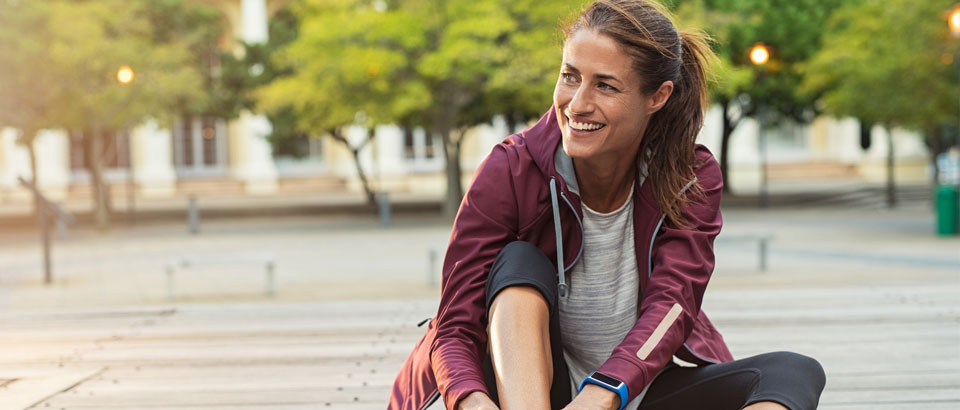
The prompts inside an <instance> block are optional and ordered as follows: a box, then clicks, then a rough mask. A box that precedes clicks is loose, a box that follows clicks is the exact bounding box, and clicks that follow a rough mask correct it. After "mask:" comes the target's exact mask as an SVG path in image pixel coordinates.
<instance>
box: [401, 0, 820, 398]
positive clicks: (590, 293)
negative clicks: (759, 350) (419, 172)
mask: <svg viewBox="0 0 960 410" xmlns="http://www.w3.org/2000/svg"><path fill="white" fill-rule="evenodd" d="M565 35H566V36H565V42H564V47H563V62H562V65H561V69H560V75H559V79H558V81H557V86H556V89H555V91H554V107H553V109H552V110H551V111H550V112H548V113H547V114H546V115H544V117H543V118H541V119H540V121H539V122H538V123H537V124H536V125H534V126H533V127H531V128H529V129H527V130H525V131H524V132H523V133H521V134H519V135H512V136H510V137H508V138H507V139H506V140H505V141H504V142H503V143H501V144H499V145H498V146H497V147H495V148H494V150H493V152H492V153H491V154H490V156H489V157H488V158H487V159H486V160H485V162H484V163H483V165H481V166H480V168H479V169H478V171H477V175H476V177H475V180H474V182H473V184H472V185H471V187H470V190H469V192H467V195H466V197H465V198H464V200H463V203H462V205H461V207H460V211H459V213H458V215H457V219H456V221H455V222H454V229H453V233H452V236H451V238H450V244H449V248H448V250H447V256H446V259H445V261H444V266H443V275H444V276H443V286H442V293H441V300H440V308H439V311H438V313H437V316H436V317H435V318H434V319H433V320H431V321H430V323H429V326H428V330H427V333H426V335H425V336H424V338H423V339H422V340H421V341H420V343H419V344H418V345H417V347H416V348H415V350H414V352H413V353H412V354H411V356H410V357H409V358H408V359H407V362H406V363H405V364H404V367H403V369H402V370H401V372H400V374H399V376H398V377H397V380H396V382H395V384H394V387H393V394H392V397H391V402H390V406H389V408H390V409H420V408H425V407H427V406H429V405H430V404H431V403H432V402H433V401H435V400H437V399H438V398H442V400H443V404H445V406H446V408H448V409H466V410H475V409H498V408H503V409H522V410H529V409H549V408H552V409H561V408H563V409H624V408H626V409H638V408H639V409H644V410H653V409H741V408H748V409H753V410H757V409H784V408H786V409H791V410H800V409H814V408H816V406H817V402H818V400H819V396H820V392H821V391H822V389H823V385H824V375H823V369H822V368H821V367H820V365H819V363H817V362H816V361H815V360H813V359H810V358H808V357H805V356H801V355H797V354H793V353H786V352H780V353H772V354H765V355H760V356H755V357H750V358H746V359H741V360H733V357H732V355H731V354H730V352H729V350H728V349H727V347H726V345H725V344H724V342H723V339H722V338H721V336H720V334H719V333H718V332H717V331H716V330H715V329H714V327H713V325H711V323H710V321H709V320H708V319H707V317H706V315H705V314H704V313H703V312H702V311H701V310H700V303H701V301H702V299H703V293H704V291H705V289H706V285H707V282H708V280H709V278H710V275H711V273H712V271H713V264H714V254H713V239H714V237H716V235H717V234H718V233H719V232H720V226H721V217H720V209H719V205H720V192H721V187H722V181H721V179H720V169H719V167H718V165H717V162H716V161H715V160H714V158H713V156H712V155H711V154H710V153H709V151H707V149H706V148H704V147H702V146H699V145H696V144H695V139H696V136H697V134H698V132H699V131H700V128H701V126H702V123H703V110H704V105H705V101H706V84H705V60H706V59H707V58H709V57H710V56H711V52H710V50H709V48H708V47H707V46H706V45H705V43H704V40H703V38H702V37H701V36H699V35H696V34H689V33H679V32H678V31H677V30H676V28H675V27H674V25H673V24H672V22H671V21H670V20H669V18H668V17H666V15H665V12H663V11H662V9H661V8H660V7H659V6H658V5H655V4H652V3H650V2H647V1H643V0H599V1H596V2H595V3H593V4H592V5H591V6H590V7H588V8H587V9H586V10H585V11H583V13H581V15H580V16H579V18H578V19H577V20H576V21H575V22H574V23H573V24H571V25H570V26H569V27H568V28H567V29H566V30H565ZM675 356H676V357H677V358H679V359H681V360H682V361H685V362H688V363H692V364H696V365H697V367H681V366H679V365H676V364H674V361H673V358H674V357H675Z"/></svg>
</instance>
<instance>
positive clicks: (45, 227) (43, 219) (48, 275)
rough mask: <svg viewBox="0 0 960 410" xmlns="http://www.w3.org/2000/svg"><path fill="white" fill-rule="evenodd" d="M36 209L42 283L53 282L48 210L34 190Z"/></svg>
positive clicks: (44, 200) (45, 203) (44, 201)
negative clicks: (41, 243) (41, 254)
mask: <svg viewBox="0 0 960 410" xmlns="http://www.w3.org/2000/svg"><path fill="white" fill-rule="evenodd" d="M34 197H35V198H36V204H37V211H38V213H39V214H40V237H41V241H42V242H43V283H44V284H46V285H49V284H51V283H53V268H52V266H51V263H50V215H49V213H50V210H49V209H48V207H49V204H48V203H47V201H46V199H44V198H43V197H42V196H40V194H39V192H36V191H34Z"/></svg>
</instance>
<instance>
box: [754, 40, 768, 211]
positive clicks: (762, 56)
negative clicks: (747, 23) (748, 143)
mask: <svg viewBox="0 0 960 410" xmlns="http://www.w3.org/2000/svg"><path fill="white" fill-rule="evenodd" d="M769 60H770V49H769V48H767V46H766V45H765V44H763V43H761V42H757V43H756V44H754V45H753V47H751V48H750V62H751V63H753V65H754V66H756V67H761V66H763V65H764V64H766V63H767V61H769ZM765 74H766V72H765V71H764V70H763V68H760V74H759V76H758V77H757V84H758V85H759V84H761V83H762V82H763V78H764V76H765ZM762 107H763V104H762V101H761V100H760V99H759V98H758V99H757V151H759V152H758V153H759V154H760V198H759V199H760V207H761V208H766V207H767V202H768V198H767V196H768V188H767V140H766V136H765V135H764V133H763V118H762V110H761V109H762Z"/></svg>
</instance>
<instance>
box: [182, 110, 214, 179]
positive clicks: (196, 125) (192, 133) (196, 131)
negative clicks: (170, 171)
mask: <svg viewBox="0 0 960 410" xmlns="http://www.w3.org/2000/svg"><path fill="white" fill-rule="evenodd" d="M173 133H174V135H173V163H174V166H175V167H176V170H177V173H179V174H181V175H208V174H222V173H224V172H225V170H226V166H227V127H226V123H225V122H224V121H223V120H222V119H219V118H214V117H184V118H181V119H179V120H178V121H177V122H176V124H175V125H174V127H173Z"/></svg>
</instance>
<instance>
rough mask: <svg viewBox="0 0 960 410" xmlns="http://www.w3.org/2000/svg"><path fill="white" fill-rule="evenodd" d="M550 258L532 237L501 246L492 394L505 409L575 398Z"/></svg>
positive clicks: (491, 296)
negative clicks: (533, 242) (561, 338)
mask: <svg viewBox="0 0 960 410" xmlns="http://www.w3.org/2000/svg"><path fill="white" fill-rule="evenodd" d="M556 276H557V274H556V270H555V269H554V267H553V264H551V263H550V260H549V259H547V257H546V256H544V254H543V253H542V252H540V250H539V249H537V247H535V246H533V245H532V244H530V243H527V242H511V243H510V244H508V245H507V246H505V247H504V248H503V250H502V251H500V254H499V255H497V259H496V260H495V261H494V262H493V266H492V267H491V268H490V276H489V278H488V279H487V288H486V293H487V319H488V327H487V334H488V336H489V339H488V340H489V343H488V347H489V353H490V354H489V356H488V357H487V359H486V360H484V363H483V366H482V367H483V370H484V376H485V379H486V384H487V390H489V392H490V398H491V399H493V401H494V402H495V403H499V405H500V406H501V408H502V409H522V410H525V409H561V408H563V406H565V405H566V404H567V403H569V402H570V397H571V395H570V380H569V378H570V376H569V374H568V373H567V366H566V363H565V362H564V361H563V348H562V347H561V346H562V345H561V344H560V321H559V320H558V317H557V298H558V296H557V278H556Z"/></svg>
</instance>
